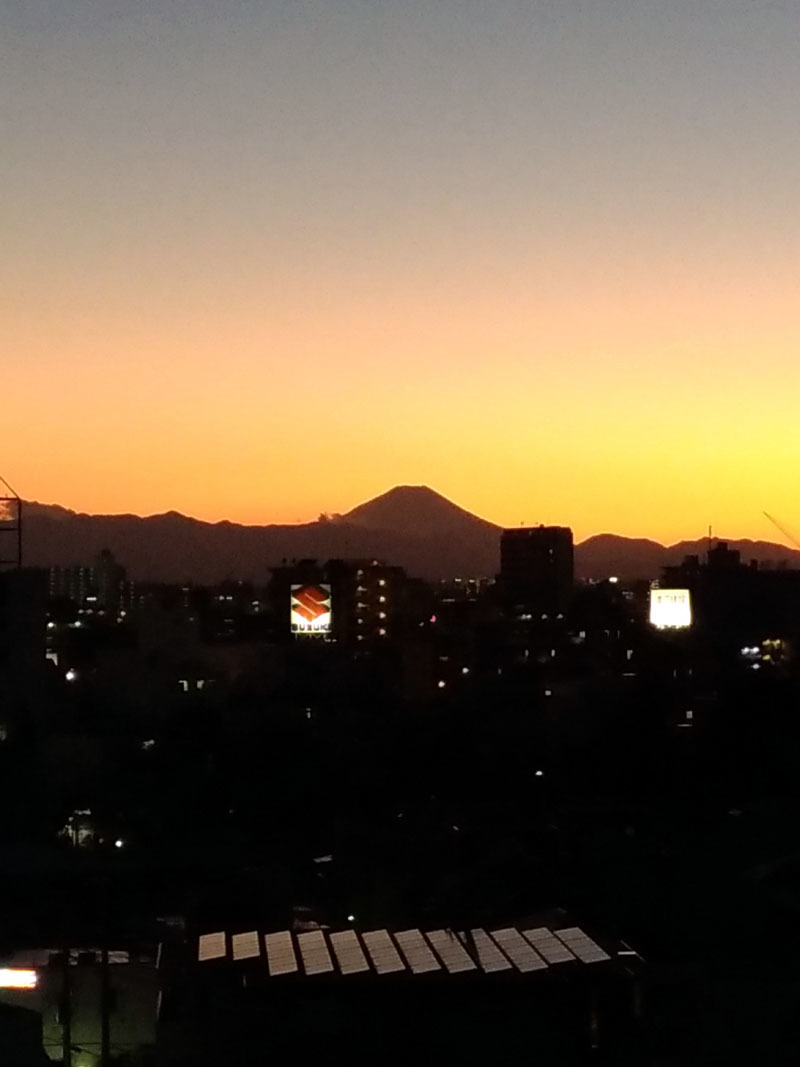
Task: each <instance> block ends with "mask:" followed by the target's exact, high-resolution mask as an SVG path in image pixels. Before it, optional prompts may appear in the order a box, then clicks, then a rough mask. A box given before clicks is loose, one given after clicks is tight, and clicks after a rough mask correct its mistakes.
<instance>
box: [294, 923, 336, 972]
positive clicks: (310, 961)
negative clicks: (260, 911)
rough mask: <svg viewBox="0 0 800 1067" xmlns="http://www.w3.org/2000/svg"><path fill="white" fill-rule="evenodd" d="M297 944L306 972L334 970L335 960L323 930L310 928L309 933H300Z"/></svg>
mask: <svg viewBox="0 0 800 1067" xmlns="http://www.w3.org/2000/svg"><path fill="white" fill-rule="evenodd" d="M297 944H298V945H299V946H300V954H301V956H302V957H303V967H304V968H305V972H306V974H330V972H331V971H332V970H333V960H332V959H331V954H330V952H328V946H327V944H326V943H325V935H324V934H323V932H322V930H309V931H308V933H305V934H298V935H297Z"/></svg>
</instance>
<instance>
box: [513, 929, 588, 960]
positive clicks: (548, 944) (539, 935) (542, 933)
mask: <svg viewBox="0 0 800 1067" xmlns="http://www.w3.org/2000/svg"><path fill="white" fill-rule="evenodd" d="M522 936H523V937H524V938H525V939H526V940H528V941H530V943H531V944H532V945H533V947H534V948H535V949H536V951H537V952H538V953H539V955H540V956H541V957H542V958H543V959H544V960H546V961H547V963H549V964H550V965H551V966H552V965H553V964H556V963H570V962H571V961H573V960H574V959H575V956H573V954H572V953H571V952H570V950H569V949H568V948H567V947H566V945H564V944H563V943H562V942H561V941H559V940H558V938H557V937H556V935H555V934H554V933H553V932H552V930H548V929H547V927H546V926H539V927H537V928H536V929H535V930H523V931H522Z"/></svg>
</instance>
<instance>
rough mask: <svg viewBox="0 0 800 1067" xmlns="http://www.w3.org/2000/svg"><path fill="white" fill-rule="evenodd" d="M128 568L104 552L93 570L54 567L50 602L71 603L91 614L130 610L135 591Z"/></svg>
mask: <svg viewBox="0 0 800 1067" xmlns="http://www.w3.org/2000/svg"><path fill="white" fill-rule="evenodd" d="M126 579H127V575H126V572H125V568H124V567H123V566H122V565H121V564H120V563H118V562H117V560H116V559H115V558H114V556H113V554H112V553H111V551H110V550H109V549H107V548H104V549H103V551H102V552H100V554H99V555H98V556H97V558H96V559H95V561H94V563H93V564H92V565H91V566H90V567H86V566H83V565H80V566H74V567H51V568H50V573H49V594H50V597H51V599H65V600H71V601H72V602H73V603H74V604H77V605H78V607H80V608H85V609H86V610H88V611H108V612H113V611H118V610H119V609H120V607H124V608H129V606H130V601H131V600H132V598H133V588H132V585H131V583H129V582H128V581H127V580H126Z"/></svg>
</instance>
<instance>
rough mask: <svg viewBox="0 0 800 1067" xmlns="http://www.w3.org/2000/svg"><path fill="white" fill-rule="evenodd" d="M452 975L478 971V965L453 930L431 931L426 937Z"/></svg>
mask: <svg viewBox="0 0 800 1067" xmlns="http://www.w3.org/2000/svg"><path fill="white" fill-rule="evenodd" d="M425 936H426V937H427V939H428V941H429V942H430V943H431V945H433V947H434V949H436V954H437V956H438V957H439V959H440V960H441V961H442V963H443V964H444V965H445V967H446V968H447V970H448V971H449V973H450V974H461V973H462V972H463V971H474V970H477V966H478V965H477V964H476V963H475V961H474V960H473V958H472V956H470V954H469V953H468V952H467V950H466V949H465V948H464V946H463V945H462V944H461V942H460V941H459V940H458V938H457V937H456V935H455V934H454V933H453V931H452V930H431V932H430V933H429V934H426V935H425Z"/></svg>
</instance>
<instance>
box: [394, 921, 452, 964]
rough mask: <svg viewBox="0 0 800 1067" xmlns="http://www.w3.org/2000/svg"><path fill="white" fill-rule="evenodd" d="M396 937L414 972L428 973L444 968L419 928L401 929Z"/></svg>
mask: <svg viewBox="0 0 800 1067" xmlns="http://www.w3.org/2000/svg"><path fill="white" fill-rule="evenodd" d="M394 939H395V941H396V942H397V944H398V945H399V946H400V951H401V952H402V953H403V955H404V956H405V958H406V962H407V963H408V966H409V967H410V968H411V970H412V972H413V973H414V974H427V973H428V972H429V971H440V970H441V969H442V965H441V964H440V963H439V961H438V960H437V959H436V957H435V956H434V954H433V953H432V952H431V949H430V946H429V945H428V942H427V941H426V940H425V938H424V937H423V936H422V934H421V933H420V931H419V930H401V931H399V933H396V934H395V935H394Z"/></svg>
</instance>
